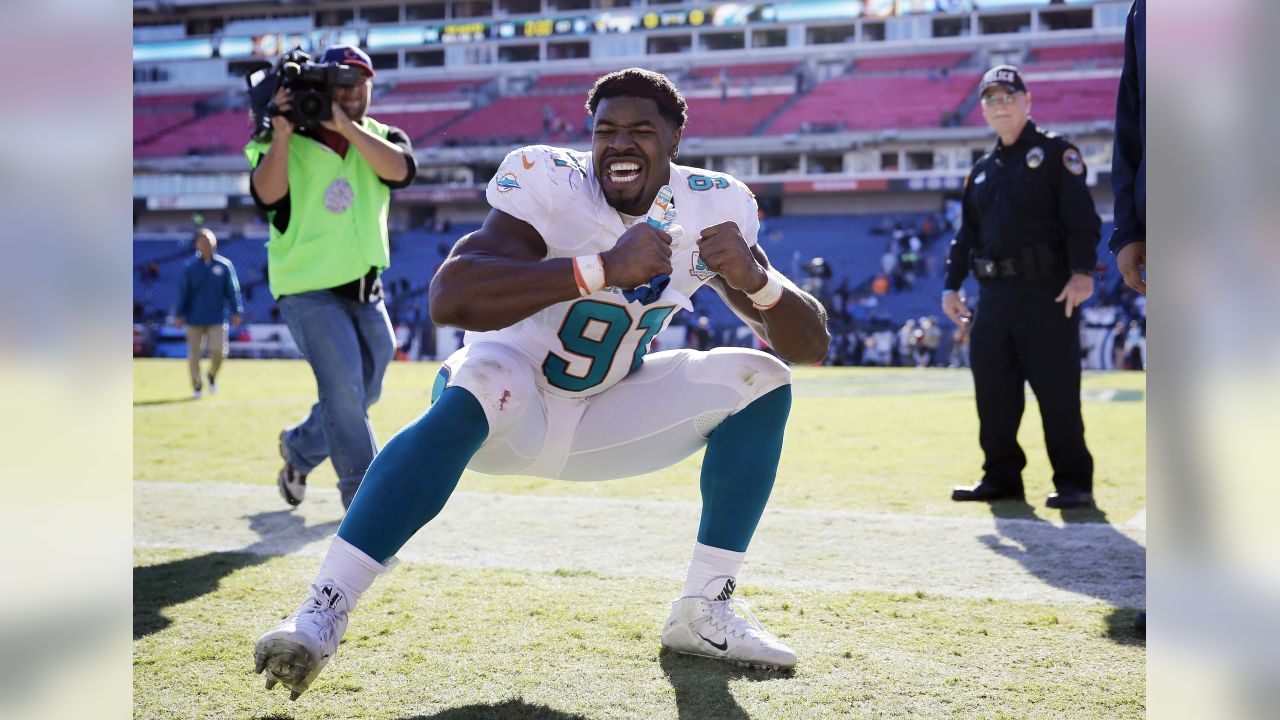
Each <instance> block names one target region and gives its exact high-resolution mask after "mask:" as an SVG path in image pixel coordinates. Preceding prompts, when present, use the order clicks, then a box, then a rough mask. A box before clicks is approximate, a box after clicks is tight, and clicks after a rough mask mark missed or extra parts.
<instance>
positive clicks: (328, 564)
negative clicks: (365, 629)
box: [316, 535, 394, 607]
mask: <svg viewBox="0 0 1280 720" xmlns="http://www.w3.org/2000/svg"><path fill="white" fill-rule="evenodd" d="M393 560H394V558H393ZM391 565H392V563H390V562H388V563H387V564H386V565H383V564H382V563H380V562H378V561H377V560H374V559H373V558H371V557H369V556H368V555H366V554H365V553H364V552H363V551H361V550H360V548H357V547H356V546H355V545H352V544H351V543H349V542H347V541H346V540H343V539H342V538H340V537H338V536H337V535H334V536H333V542H331V543H329V552H327V553H325V556H324V562H322V563H320V572H318V573H316V585H322V584H323V583H324V581H326V580H333V581H336V582H337V583H338V584H339V585H341V586H342V587H343V588H344V589H346V591H347V594H348V595H349V596H350V597H349V601H348V604H349V605H350V607H355V604H356V601H357V600H359V599H360V596H361V595H363V594H364V591H365V590H368V589H369V587H370V586H371V585H373V581H374V580H376V579H377V578H378V576H379V575H381V574H382V573H384V572H386V571H387V570H390V569H391Z"/></svg>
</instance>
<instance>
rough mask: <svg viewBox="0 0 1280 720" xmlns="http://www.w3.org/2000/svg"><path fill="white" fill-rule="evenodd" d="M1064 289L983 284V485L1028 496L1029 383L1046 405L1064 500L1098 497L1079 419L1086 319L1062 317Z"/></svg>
mask: <svg viewBox="0 0 1280 720" xmlns="http://www.w3.org/2000/svg"><path fill="white" fill-rule="evenodd" d="M1063 284H1065V279H1064V280H1063V281H1062V282H1061V283H1058V282H1052V283H1048V284H1046V283H1036V284H1032V283H1027V282H1024V281H1021V280H1017V279H1006V280H995V281H987V282H983V283H982V292H981V296H980V298H979V300H978V308H977V313H976V315H975V317H974V320H973V323H974V324H973V331H972V334H971V345H970V362H971V364H972V366H973V384H974V390H975V392H976V394H977V398H978V421H979V424H980V431H979V441H980V442H981V444H982V452H983V454H984V455H985V456H986V460H985V462H984V463H983V466H982V469H983V480H984V481H985V482H990V483H994V484H995V485H997V486H1000V487H1010V488H1021V487H1022V469H1023V468H1024V467H1026V465H1027V456H1026V455H1025V454H1024V453H1023V452H1022V448H1021V447H1020V446H1019V445H1018V425H1019V423H1021V421H1022V411H1023V409H1024V406H1025V398H1026V395H1025V392H1026V391H1025V390H1024V387H1023V383H1024V382H1029V383H1030V384H1031V389H1032V390H1033V391H1034V392H1035V394H1036V400H1037V401H1038V402H1039V404H1040V418H1041V420H1042V421H1043V423H1044V439H1045V446H1046V447H1047V449H1048V451H1049V462H1050V463H1051V464H1052V465H1053V484H1054V486H1055V487H1056V488H1057V490H1058V492H1092V491H1093V456H1092V455H1090V454H1089V449H1088V448H1087V447H1085V443H1084V420H1083V419H1082V418H1081V416H1080V329H1079V317H1080V312H1079V310H1078V309H1077V310H1076V312H1074V313H1073V316H1072V317H1071V318H1067V317H1065V316H1064V315H1063V304H1062V303H1056V302H1054V301H1053V299H1054V298H1055V297H1056V296H1057V295H1058V293H1059V292H1061V291H1062V285H1063Z"/></svg>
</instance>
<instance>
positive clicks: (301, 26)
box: [134, 0, 1128, 210]
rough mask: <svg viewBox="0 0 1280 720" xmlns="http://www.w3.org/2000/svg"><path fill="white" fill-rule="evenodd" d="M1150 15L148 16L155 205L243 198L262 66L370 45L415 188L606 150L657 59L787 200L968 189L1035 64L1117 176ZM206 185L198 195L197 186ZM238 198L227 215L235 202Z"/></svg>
mask: <svg viewBox="0 0 1280 720" xmlns="http://www.w3.org/2000/svg"><path fill="white" fill-rule="evenodd" d="M1127 7H1128V3H1127V2H1125V1H1123V0H1108V1H1103V2H1089V1H1087V0H1086V1H1082V2H1067V3H1065V4H1053V5H1050V3H1049V2H1048V0H1042V1H1039V2H1036V1H1034V0H1032V1H1026V0H1016V1H1015V0H927V1H919V0H910V1H906V0H896V1H895V0H868V1H866V2H859V1H854V0H849V1H842V2H826V1H825V0H816V1H814V2H804V3H801V2H777V3H710V4H708V3H682V2H665V1H661V0H647V2H646V1H644V0H636V1H634V2H632V1H629V0H447V1H445V0H424V1H421V2H407V3H378V2H376V0H375V1H374V2H343V3H327V2H323V1H321V2H317V3H315V4H308V5H306V6H300V5H297V4H289V5H279V4H266V3H262V2H254V1H253V0H238V1H233V2H218V3H209V2H202V1H201V0H165V2H148V1H146V0H138V1H135V3H134V17H135V31H134V40H135V46H134V76H135V102H134V116H135V123H134V155H135V196H136V197H138V198H139V203H140V208H143V209H145V210H156V209H162V208H167V207H172V208H188V207H191V206H193V204H194V205H195V206H197V207H198V206H199V203H197V202H196V200H195V199H192V197H193V196H198V197H199V199H200V200H201V201H203V200H204V199H211V198H214V197H215V196H217V195H219V194H225V197H226V198H227V202H228V203H230V204H231V205H232V206H235V205H236V202H237V201H240V202H242V201H243V200H244V198H243V189H244V185H245V177H244V173H245V168H244V165H243V158H242V156H241V155H240V149H241V148H242V147H243V145H244V142H245V141H246V140H247V136H248V132H249V128H248V119H247V118H248V112H247V97H245V93H244V91H243V88H244V84H243V79H242V76H243V72H244V71H246V70H248V69H250V68H253V67H260V66H261V65H262V64H263V63H265V62H266V61H268V60H270V59H273V58H274V57H276V56H277V55H278V53H279V52H280V51H282V50H283V49H286V48H289V47H293V46H295V45H298V46H301V47H303V48H308V49H313V50H314V49H318V48H322V47H324V46H325V45H327V44H332V43H336V42H350V43H357V44H359V45H361V46H362V47H365V48H366V49H368V50H369V52H370V54H371V56H372V57H373V60H374V64H375V66H376V67H377V69H378V79H377V82H376V85H375V96H374V100H373V103H372V105H371V111H372V114H373V115H374V116H375V117H377V118H379V119H381V120H383V121H386V122H390V123H392V124H395V125H397V126H399V127H401V128H403V129H404V130H405V131H406V132H407V133H408V134H409V135H410V136H411V137H412V138H413V139H414V143H415V148H416V149H417V152H418V156H419V161H420V165H421V167H422V168H423V172H422V173H421V175H420V177H419V182H418V183H417V184H415V186H414V187H413V188H408V189H406V190H402V191H398V192H397V197H399V198H401V199H402V200H404V201H406V202H409V203H415V202H441V201H445V200H454V199H461V200H462V201H463V202H464V204H465V202H466V201H475V202H479V201H480V200H481V197H480V195H479V194H478V193H477V190H478V188H480V187H481V186H482V184H483V183H484V182H485V180H487V178H488V177H489V175H490V174H491V173H492V171H493V169H494V168H495V167H496V165H497V162H498V160H500V159H501V157H502V155H503V154H505V152H506V151H507V150H509V149H510V147H511V146H512V145H515V144H523V143H531V142H549V143H554V144H566V145H576V146H579V147H584V146H585V145H586V144H587V142H588V141H589V133H590V130H589V127H590V126H589V119H588V118H587V117H586V113H585V111H584V109H583V101H584V99H585V95H586V91H587V89H588V87H589V86H590V83H591V82H592V81H593V80H594V78H595V77H597V76H598V75H600V74H601V73H603V72H606V71H609V70H613V69H616V68H619V67H625V66H630V65H643V66H646V67H650V68H653V69H655V70H659V71H663V72H666V73H667V74H669V75H670V76H671V77H672V78H673V79H674V80H676V82H677V84H678V85H679V86H680V87H681V89H682V90H683V91H684V92H685V94H686V96H687V97H688V98H689V103H690V122H689V125H688V127H687V129H686V132H685V138H686V140H685V143H684V147H683V150H684V152H682V155H681V157H682V159H687V161H688V162H689V163H690V164H693V165H700V166H703V167H707V168H710V169H713V170H720V171H725V172H730V173H733V174H734V175H737V176H739V177H741V178H743V179H744V180H746V181H748V182H750V183H751V184H752V186H753V187H756V188H760V189H764V188H766V186H768V187H772V188H774V190H776V192H777V193H779V194H784V195H793V194H797V193H799V194H822V193H828V192H833V193H844V192H849V191H863V190H868V189H869V190H878V191H884V190H894V189H897V190H901V191H919V190H926V191H929V192H934V193H936V192H940V191H941V192H946V191H948V189H951V190H954V189H956V188H958V186H959V182H960V179H961V178H962V177H963V174H964V171H965V170H967V168H968V167H969V165H970V164H971V162H972V160H973V157H974V154H975V153H979V152H981V151H983V149H984V148H985V147H986V146H988V145H989V144H990V137H989V131H988V130H987V129H986V128H985V127H983V126H982V122H981V115H980V113H978V111H977V110H976V107H977V88H976V83H977V77H978V75H979V74H980V73H981V71H982V70H983V69H984V68H985V67H987V66H989V65H991V64H994V63H997V62H1015V63H1018V64H1020V65H1022V66H1023V69H1024V71H1025V72H1024V74H1025V76H1026V77H1027V81H1028V83H1029V84H1030V85H1031V89H1032V92H1033V95H1034V97H1035V107H1034V108H1033V115H1034V116H1035V117H1036V118H1037V120H1040V121H1043V122H1045V123H1047V124H1050V125H1052V126H1053V127H1054V129H1056V130H1059V131H1060V132H1065V133H1068V134H1070V135H1071V136H1072V137H1073V138H1074V139H1076V140H1077V142H1079V143H1080V144H1081V147H1082V149H1083V150H1084V151H1085V155H1086V158H1087V159H1088V160H1089V162H1090V166H1091V169H1094V170H1096V169H1100V168H1104V167H1106V166H1107V165H1108V164H1109V152H1110V124H1111V118H1112V114H1113V112H1114V92H1115V83H1116V79H1117V78H1118V74H1119V67H1120V64H1121V44H1120V43H1121V40H1122V37H1123V22H1124V15H1125V11H1126V10H1127ZM193 174H195V175H203V176H205V177H203V179H202V180H201V181H200V182H199V183H196V184H197V185H198V186H199V190H198V192H191V191H189V190H188V189H187V188H190V187H191V186H192V185H193V180H192V177H191V176H192V175H193ZM213 207H215V208H217V207H224V205H222V204H220V203H215V204H214V206H213Z"/></svg>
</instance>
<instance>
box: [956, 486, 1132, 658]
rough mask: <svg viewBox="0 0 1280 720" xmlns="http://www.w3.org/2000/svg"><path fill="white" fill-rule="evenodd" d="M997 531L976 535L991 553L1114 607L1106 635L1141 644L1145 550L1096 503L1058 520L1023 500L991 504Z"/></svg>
mask: <svg viewBox="0 0 1280 720" xmlns="http://www.w3.org/2000/svg"><path fill="white" fill-rule="evenodd" d="M991 514H992V515H994V516H995V520H996V534H995V535H983V536H982V537H979V538H978V539H979V540H980V541H981V542H983V543H985V544H986V545H987V547H989V548H990V549H991V550H992V552H995V553H998V554H1000V555H1003V556H1004V557H1007V558H1011V559H1014V560H1017V561H1018V562H1019V563H1020V564H1021V565H1022V567H1023V568H1024V569H1025V570H1026V571H1027V572H1028V573H1030V574H1031V575H1033V576H1035V577H1036V578H1038V579H1040V580H1041V581H1043V582H1044V583H1046V584H1048V585H1051V586H1053V587H1056V588H1060V589H1063V590H1067V591H1070V592H1074V593H1079V594H1081V595H1089V596H1092V597H1095V598H1098V599H1099V600H1102V601H1103V602H1106V603H1109V604H1111V605H1112V606H1114V607H1115V609H1114V610H1113V611H1112V612H1111V614H1110V615H1109V616H1108V618H1107V631H1106V634H1107V637H1108V638H1110V639H1111V640H1112V641H1114V642H1117V643H1124V644H1129V643H1144V642H1146V637H1145V633H1144V634H1139V633H1138V632H1137V631H1136V629H1135V627H1134V620H1135V617H1136V615H1137V612H1138V611H1137V610H1136V609H1134V608H1133V607H1131V606H1129V605H1126V603H1131V604H1137V605H1142V604H1145V601H1146V600H1145V586H1146V573H1147V549H1146V548H1145V547H1143V546H1142V545H1140V544H1139V543H1137V542H1136V541H1134V540H1133V539H1132V538H1130V537H1129V536H1128V535H1125V534H1124V533H1122V532H1120V531H1119V530H1117V529H1116V528H1115V527H1113V526H1112V525H1111V523H1110V522H1109V521H1108V520H1107V514H1106V512H1104V511H1103V510H1101V509H1098V508H1088V509H1084V508H1081V509H1071V510H1063V511H1062V520H1063V523H1064V524H1063V525H1061V526H1059V525H1056V524H1054V523H1051V522H1048V521H1047V520H1045V519H1044V518H1041V517H1040V516H1038V515H1036V511H1035V508H1033V507H1032V506H1031V505H1029V504H1027V503H1026V502H1025V501H1020V500H1019V501H1002V502H995V503H991Z"/></svg>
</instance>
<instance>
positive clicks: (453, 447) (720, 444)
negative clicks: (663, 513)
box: [254, 68, 830, 698]
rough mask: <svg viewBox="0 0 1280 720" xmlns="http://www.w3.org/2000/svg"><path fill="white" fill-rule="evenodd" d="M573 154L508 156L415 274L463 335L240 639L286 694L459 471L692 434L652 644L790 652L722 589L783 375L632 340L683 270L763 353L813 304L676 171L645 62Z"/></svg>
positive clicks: (729, 210) (764, 453)
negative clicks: (252, 640) (264, 616)
mask: <svg viewBox="0 0 1280 720" xmlns="http://www.w3.org/2000/svg"><path fill="white" fill-rule="evenodd" d="M587 110H588V112H590V113H591V115H592V116H593V117H594V119H595V127H594V131H593V135H592V143H591V152H590V153H584V152H577V151H574V150H567V149H562V148H554V147H548V146H542V145H538V146H531V147H524V148H520V149H518V150H515V151H513V152H511V153H510V154H509V155H508V156H507V157H506V159H505V161H504V162H503V163H502V166H501V167H500V168H499V169H498V172H497V173H496V175H495V176H494V178H493V180H492V181H491V182H490V183H489V186H488V190H487V197H488V201H489V204H490V205H491V206H492V210H491V211H490V213H489V215H488V217H487V218H486V219H485V222H484V224H483V226H482V227H481V228H480V229H479V230H477V231H476V232H474V233H471V234H470V235H467V236H465V237H463V238H462V239H461V240H459V241H458V243H457V245H456V246H455V247H454V248H453V251H452V253H451V254H450V256H449V258H448V259H447V260H446V262H445V263H444V264H443V265H442V266H441V268H440V270H439V272H438V273H437V274H436V276H435V278H434V279H433V280H432V282H431V291H430V292H431V295H430V306H431V317H432V320H434V321H435V322H436V323H437V324H439V325H451V326H455V327H460V328H463V329H465V330H466V331H467V334H466V344H465V346H464V347H463V348H462V349H461V350H458V351H457V352H455V353H454V354H453V355H451V356H450V357H449V359H448V360H446V361H445V363H444V366H443V367H442V369H441V371H440V376H439V377H438V378H437V381H436V386H435V389H434V391H433V393H432V394H433V404H432V406H431V408H430V409H429V410H428V411H427V412H426V414H424V415H423V416H422V417H420V418H418V419H417V420H416V421H414V422H413V423H411V424H409V425H408V426H407V427H405V428H404V429H402V430H401V431H400V432H399V433H398V434H397V435H396V436H395V437H393V438H392V439H391V440H390V441H389V442H388V443H387V444H386V446H385V447H383V448H382V451H381V452H380V453H379V454H378V455H377V457H376V458H375V459H374V462H373V464H372V465H371V466H370V467H369V470H368V472H367V473H366V475H365V478H364V481H363V483H362V484H361V486H360V490H359V492H358V493H357V494H356V497H355V499H354V501H353V502H352V504H351V507H350V509H349V510H348V512H347V514H346V517H345V518H344V519H343V521H342V525H341V526H340V527H339V529H338V533H337V536H336V537H335V538H334V539H333V541H332V542H331V544H330V547H329V550H328V552H327V555H326V556H325V559H324V560H323V562H322V564H321V567H320V571H319V573H318V574H317V576H316V579H315V581H314V582H313V583H312V586H311V591H310V593H309V594H308V597H307V599H306V600H305V601H304V602H303V603H302V605H301V606H300V607H299V608H298V609H297V610H296V611H295V612H294V613H292V614H291V615H289V616H288V617H287V618H285V620H284V621H283V622H281V623H280V624H279V626H278V627H276V628H275V629H274V630H272V631H270V632H268V633H266V634H265V635H263V636H262V637H261V638H260V639H259V640H258V642H257V646H256V647H255V650H254V655H255V665H256V667H255V669H256V671H257V672H259V673H262V672H265V673H266V685H267V687H268V688H271V687H273V686H274V685H275V684H276V683H277V682H279V683H282V684H284V685H285V686H286V687H288V688H289V689H290V690H291V691H292V694H291V697H292V698H297V696H298V695H299V694H301V693H302V692H303V691H305V690H306V689H307V688H308V687H309V686H310V685H311V683H312V682H313V681H314V680H315V677H316V675H317V674H318V673H319V672H320V670H321V668H323V667H324V665H325V664H326V663H327V662H328V661H329V660H330V659H331V658H332V657H333V655H334V653H335V652H337V649H338V642H339V640H340V638H341V637H342V634H343V632H344V631H345V629H346V627H347V619H348V614H349V613H350V611H351V610H352V609H353V608H354V607H355V606H356V603H357V602H358V601H359V599H360V596H361V595H362V594H363V593H364V592H366V591H367V590H368V589H369V587H370V586H371V585H372V583H373V581H374V579H375V578H376V577H377V576H378V575H379V574H381V573H383V572H385V571H386V570H387V569H388V568H389V566H390V564H391V561H392V560H394V555H395V553H396V552H397V551H398V550H399V549H400V548H401V547H402V546H403V545H404V544H405V543H406V542H407V541H408V540H409V538H411V537H412V536H413V534H414V533H416V532H417V531H418V529H419V528H421V527H422V526H423V525H424V524H426V523H427V522H429V521H430V520H431V519H432V518H434V517H435V516H436V514H438V513H439V512H440V510H441V509H442V508H443V507H444V504H445V501H446V500H447V499H448V498H449V495H450V494H451V493H452V492H453V489H454V487H455V486H456V485H457V482H458V478H459V476H460V475H461V474H462V471H463V470H464V469H465V468H470V469H472V470H474V471H477V472H481V473H490V474H497V475H508V474H519V475H533V476H539V477H549V478H561V479H566V480H606V479H611V478H619V477H627V476H632V475H639V474H642V473H648V472H653V471H656V470H660V469H662V468H665V467H668V466H670V465H672V464H674V463H676V462H678V461H680V460H681V459H683V458H685V457H688V456H689V455H691V454H693V453H694V452H696V451H697V450H699V449H700V448H703V447H705V448H706V455H705V457H704V459H703V464H702V476H701V491H702V518H701V523H700V525H699V528H698V537H697V542H696V543H695V545H694V548H693V557H692V561H691V562H690V564H689V570H688V574H687V577H686V578H685V582H684V588H683V591H682V592H681V594H680V597H679V598H678V599H677V600H675V601H674V602H673V603H672V607H671V613H670V616H669V618H668V620H667V623H666V625H665V627H664V628H663V630H662V644H663V646H665V647H667V648H669V649H671V650H674V651H676V652H681V653H687V654H691V655H703V656H707V657H711V658H717V659H721V660H727V661H730V662H735V663H739V664H742V665H747V666H754V667H760V668H772V669H788V668H791V667H794V665H795V663H796V654H795V653H794V652H793V651H792V650H791V648H789V647H787V646H786V645H784V644H783V643H782V642H781V641H779V640H778V639H777V638H776V637H775V636H773V635H772V634H770V633H769V632H768V631H766V630H765V629H764V628H763V627H761V625H760V623H759V622H758V621H756V620H755V618H754V616H752V615H751V613H750V611H749V610H748V609H747V608H746V605H745V603H744V602H743V601H742V600H740V599H738V598H734V597H733V593H734V588H735V585H736V583H737V576H738V571H739V569H740V568H741V566H742V563H743V559H744V557H745V553H746V550H747V545H748V543H749V542H750V541H751V536H752V535H753V534H754V532H755V529H756V524H757V523H758V521H759V520H760V516H761V514H762V513H763V511H764V507H765V503H766V502H767V501H768V498H769V493H770V490H771V489H772V487H773V481H774V476H775V475H776V472H777V467H778V458H779V456H780V454H781V452H782V439H783V430H784V428H785V426H786V421H787V415H788V412H789V410H790V406H791V386H790V371H789V370H788V367H787V365H786V364H784V363H783V362H781V361H779V360H777V359H775V358H774V357H773V356H771V355H769V354H766V353H763V352H758V351H755V350H749V349H741V348H720V349H715V350H711V351H709V352H698V351H693V350H670V351H664V352H655V353H652V354H650V353H649V352H648V350H649V347H650V345H651V344H652V341H653V339H654V337H656V336H657V335H658V333H660V332H661V331H662V330H663V328H665V327H667V325H668V323H670V322H671V318H672V316H673V315H675V313H676V312H678V311H679V310H680V309H690V307H691V306H690V304H689V299H688V298H689V297H690V296H691V295H692V294H693V293H694V292H695V291H697V290H698V289H699V288H701V287H702V286H703V285H709V286H710V287H711V288H712V289H713V290H715V292H717V293H719V294H720V296H721V297H722V298H724V300H725V301H726V302H727V304H728V305H729V306H730V307H731V308H733V310H734V312H735V313H736V314H737V315H738V316H739V317H741V318H742V319H743V321H745V322H746V323H747V324H748V325H749V326H750V327H751V328H752V330H754V331H755V333H756V334H757V335H758V336H759V337H760V338H761V340H763V341H764V342H766V343H767V344H768V345H769V346H770V347H771V348H772V349H773V350H774V351H775V352H776V353H777V354H778V355H779V356H780V357H782V358H783V359H785V360H788V361H790V362H801V363H816V362H820V361H821V360H822V359H823V358H824V357H825V356H826V353H827V346H828V343H829V340H830V336H829V335H828V333H827V329H826V317H825V314H824V312H823V309H822V306H821V305H820V304H819V303H818V302H817V301H816V300H815V299H814V298H813V297H812V296H810V295H808V294H806V293H804V292H802V291H801V290H799V289H798V288H796V286H795V285H794V284H792V283H791V282H789V281H788V280H787V279H786V278H785V277H783V276H782V275H781V274H780V273H778V272H777V271H776V270H774V269H773V268H772V267H771V266H770V264H769V259H768V258H767V257H766V256H765V253H764V251H763V250H762V249H761V248H760V247H759V246H758V245H757V244H756V235H757V232H758V230H759V222H758V219H757V208H756V202H755V198H754V196H753V195H752V194H751V191H750V190H748V189H747V187H746V186H745V185H743V184H742V183H741V182H739V181H738V180H736V179H734V178H732V177H730V176H728V175H725V174H723V173H714V172H708V171H706V170H700V169H697V168H691V167H684V166H681V165H676V164H675V163H674V160H675V159H676V156H677V154H678V152H679V146H680V135H681V131H682V129H683V128H684V125H685V120H686V110H687V106H686V104H685V101H684V98H683V97H682V96H681V94H680V91H679V90H678V89H677V88H676V87H675V86H674V85H673V84H672V83H671V81H670V80H669V79H668V78H666V77H665V76H663V75H660V74H657V73H654V72H650V71H647V70H643V69H639V68H631V69H627V70H621V71H618V72H615V73H611V74H609V75H606V76H604V77H601V78H600V79H599V80H597V82H596V83H595V85H594V86H593V87H592V89H591V91H590V93H589V95H588V99H587Z"/></svg>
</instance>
